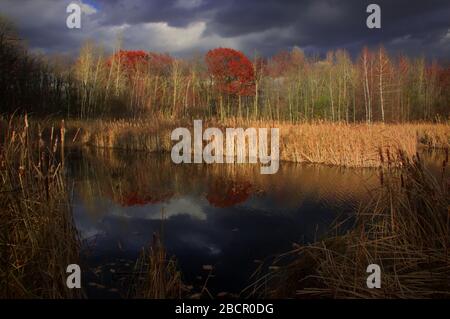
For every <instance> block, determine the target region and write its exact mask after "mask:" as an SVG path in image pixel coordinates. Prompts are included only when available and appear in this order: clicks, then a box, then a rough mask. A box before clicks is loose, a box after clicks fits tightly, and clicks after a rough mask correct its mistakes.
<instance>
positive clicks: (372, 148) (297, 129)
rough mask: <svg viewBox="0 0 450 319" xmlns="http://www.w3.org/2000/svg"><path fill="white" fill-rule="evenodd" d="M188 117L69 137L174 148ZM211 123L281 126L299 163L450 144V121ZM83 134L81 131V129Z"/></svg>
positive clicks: (394, 160)
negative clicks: (173, 136) (173, 133)
mask: <svg viewBox="0 0 450 319" xmlns="http://www.w3.org/2000/svg"><path fill="white" fill-rule="evenodd" d="M191 126H192V122H190V121H188V120H175V119H163V118H160V119H158V120H155V121H147V120H144V119H141V120H137V121H126V120H120V121H73V122H70V123H69V124H68V129H69V133H68V135H69V139H73V137H75V136H76V137H77V141H78V142H80V143H82V144H90V145H93V146H97V147H107V148H120V149H127V150H139V151H142V150H145V151H153V152H156V151H158V152H170V151H171V148H172V145H173V144H174V143H173V142H172V141H171V140H170V134H171V131H172V130H173V129H175V128H176V127H191ZM203 126H204V129H205V128H207V127H219V128H223V129H224V128H226V127H244V128H245V127H277V128H280V159H281V160H283V161H289V162H298V163H318V164H326V165H338V166H346V167H379V166H380V165H383V164H385V165H387V164H390V165H398V164H400V159H399V158H398V154H399V151H400V150H402V151H404V152H405V153H406V155H407V156H408V157H411V156H413V155H414V154H416V152H417V151H418V147H419V146H425V147H434V148H436V147H439V148H446V147H449V146H450V126H449V125H448V124H447V123H441V124H429V123H409V124H373V125H366V124H345V123H333V122H316V123H303V124H289V123H286V122H273V121H251V120H250V121H246V120H243V119H242V120H238V119H228V120H225V121H217V120H210V121H205V122H204V124H203ZM80 132H81V133H80Z"/></svg>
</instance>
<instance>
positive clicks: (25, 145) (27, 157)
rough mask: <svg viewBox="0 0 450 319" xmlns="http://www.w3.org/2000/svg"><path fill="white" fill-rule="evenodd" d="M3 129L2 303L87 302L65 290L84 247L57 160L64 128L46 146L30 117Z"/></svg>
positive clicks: (0, 209) (0, 189) (1, 125)
mask: <svg viewBox="0 0 450 319" xmlns="http://www.w3.org/2000/svg"><path fill="white" fill-rule="evenodd" d="M0 128H1V133H0V134H1V137H2V139H1V142H0V143H1V150H0V219H1V220H2V222H1V224H0V230H1V231H0V260H1V261H0V262H1V267H0V298H51V299H53V298H77V297H82V292H81V291H80V289H68V288H67V286H66V279H67V274H66V268H67V266H68V265H69V264H74V263H77V264H79V251H80V242H79V237H78V233H77V231H76V229H75V226H74V223H73V220H72V214H71V208H70V205H69V200H68V193H67V187H66V181H65V176H64V172H63V163H62V162H61V161H59V160H58V159H57V158H58V156H60V155H59V154H58V153H59V152H60V151H61V148H60V146H61V140H63V138H62V136H63V135H64V128H62V129H61V131H59V132H57V131H56V130H52V132H51V136H50V138H49V139H48V140H47V141H44V139H43V137H42V131H41V130H40V129H38V128H37V127H33V128H32V126H31V125H30V124H29V122H28V119H27V117H26V116H25V118H24V119H22V120H20V121H19V120H18V119H11V120H10V121H9V122H5V121H2V122H1V123H0ZM61 134H62V135H61Z"/></svg>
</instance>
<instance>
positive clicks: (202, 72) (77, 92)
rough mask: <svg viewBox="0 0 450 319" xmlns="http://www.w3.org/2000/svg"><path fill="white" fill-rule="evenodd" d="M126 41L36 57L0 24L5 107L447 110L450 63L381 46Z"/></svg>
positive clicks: (186, 114) (107, 112)
mask: <svg viewBox="0 0 450 319" xmlns="http://www.w3.org/2000/svg"><path fill="white" fill-rule="evenodd" d="M120 43H121V41H120V38H119V39H118V40H117V45H116V49H115V50H114V52H113V53H109V54H108V53H106V52H105V50H104V49H103V48H102V47H100V46H98V45H96V44H95V43H93V42H87V43H85V45H84V46H83V47H82V48H81V49H80V52H79V55H78V56H77V57H63V56H45V55H37V54H32V53H30V52H28V50H27V49H26V47H25V45H24V44H23V42H22V41H21V40H20V39H19V38H18V36H17V35H16V33H15V32H14V30H13V28H12V27H11V26H10V25H9V24H8V23H6V22H2V23H0V63H1V65H0V67H1V69H2V70H3V71H2V73H1V74H0V86H1V87H2V88H3V92H2V94H1V95H0V105H2V112H5V113H11V112H16V111H17V112H20V113H25V112H28V113H31V114H36V115H39V116H45V115H50V114H51V115H55V116H58V117H64V118H72V119H93V118H110V119H118V118H139V117H146V116H154V115H158V116H163V117H166V118H200V117H201V118H216V119H220V120H223V119H226V118H245V119H253V120H255V119H258V120H275V121H287V122H290V123H298V122H305V121H333V122H345V123H355V122H358V123H360V122H365V123H374V122H395V123H402V122H408V121H436V120H437V121H439V120H445V119H446V118H447V117H448V113H449V108H448V105H449V102H450V93H449V92H450V68H449V66H448V65H440V64H439V62H438V61H429V60H427V59H426V58H425V57H408V56H406V55H390V54H389V53H388V52H387V51H386V50H385V49H384V47H383V46H382V45H380V46H379V47H376V48H367V47H365V48H363V50H362V51H361V52H360V54H359V55H358V56H356V57H354V58H352V57H351V56H350V54H349V53H348V52H347V51H345V50H343V49H338V50H336V51H330V52H328V53H327V55H326V56H325V57H320V56H310V55H305V53H304V52H303V51H302V50H301V49H300V48H297V47H294V48H293V49H291V50H289V51H281V52H279V53H277V54H275V55H274V56H272V57H263V56H260V55H258V54H256V53H255V54H254V56H251V57H248V56H246V55H245V54H244V53H243V52H240V51H237V50H234V49H230V48H215V49H211V50H210V51H209V52H207V53H206V54H205V56H202V55H200V54H198V55H196V56H193V57H188V58H179V57H174V56H171V55H170V54H168V53H158V52H145V51H130V50H126V49H124V48H122V47H121V44H120Z"/></svg>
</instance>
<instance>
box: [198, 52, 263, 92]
mask: <svg viewBox="0 0 450 319" xmlns="http://www.w3.org/2000/svg"><path fill="white" fill-rule="evenodd" d="M206 64H207V66H208V71H209V73H210V74H211V75H212V76H213V78H214V81H215V84H216V86H217V88H218V90H219V91H220V92H222V93H226V94H234V95H239V96H251V95H254V94H255V73H254V70H253V65H252V62H251V61H250V60H249V59H248V58H247V57H246V56H245V55H244V54H243V53H242V52H240V51H236V50H233V49H228V48H217V49H214V50H211V51H209V52H208V53H207V54H206Z"/></svg>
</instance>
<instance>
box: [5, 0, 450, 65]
mask: <svg viewBox="0 0 450 319" xmlns="http://www.w3.org/2000/svg"><path fill="white" fill-rule="evenodd" d="M82 2H83V3H84V4H86V5H88V6H90V7H91V8H93V9H95V13H91V14H86V15H85V17H84V20H83V21H84V22H85V27H84V29H83V31H82V32H76V31H73V30H68V29H67V28H65V26H64V21H65V17H66V14H65V7H66V6H67V4H68V3H70V1H69V0H67V1H57V0H33V1H31V0H23V1H13V0H0V12H1V13H2V14H5V15H7V16H10V18H11V19H13V20H14V21H15V22H16V24H17V25H18V26H19V29H20V31H21V33H22V35H23V37H24V38H26V39H28V42H29V43H30V46H32V47H34V48H41V49H44V50H49V51H69V52H70V51H73V50H74V49H75V48H78V47H79V46H80V44H81V42H82V41H84V40H86V39H87V38H93V39H94V40H97V41H102V42H106V43H109V42H111V40H113V39H114V34H115V33H117V31H118V30H122V31H123V32H124V39H125V43H124V45H127V44H128V45H130V46H132V47H133V48H137V47H139V46H140V45H141V46H142V48H143V49H157V50H162V51H171V52H172V51H174V53H176V54H188V53H189V52H193V51H196V50H200V51H201V50H205V49H208V48H209V47H214V46H221V45H222V46H234V47H236V48H237V49H242V50H244V51H246V52H247V53H253V52H254V50H257V51H258V52H260V53H262V54H266V55H267V54H272V53H274V52H276V51H278V50H282V49H289V48H292V47H293V46H299V47H302V48H304V49H305V50H307V51H311V52H314V53H324V52H326V51H327V50H329V49H336V48H346V49H348V50H350V51H351V52H352V53H356V52H358V51H359V50H360V49H361V47H362V46H363V45H369V46H371V45H378V44H380V43H383V44H384V45H385V46H386V47H387V48H388V49H391V50H395V51H405V52H406V53H409V54H412V55H419V54H427V55H429V56H433V57H438V58H447V57H448V56H449V55H450V33H449V28H450V25H449V20H450V19H449V18H450V1H448V0H430V1H422V0H420V1H419V0H416V1H407V0H395V1H392V0H372V1H365V0H345V1H344V0H342V1H337V0H304V1H301V0H296V1H295V0H284V1H281V0H265V1H261V0H228V1H217V0H152V1H149V0H84V1H82ZM369 3H377V4H379V5H380V6H381V10H382V11H381V13H382V29H381V30H370V29H368V28H367V27H366V18H367V16H368V14H367V13H366V7H367V5H368V4H369Z"/></svg>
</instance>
